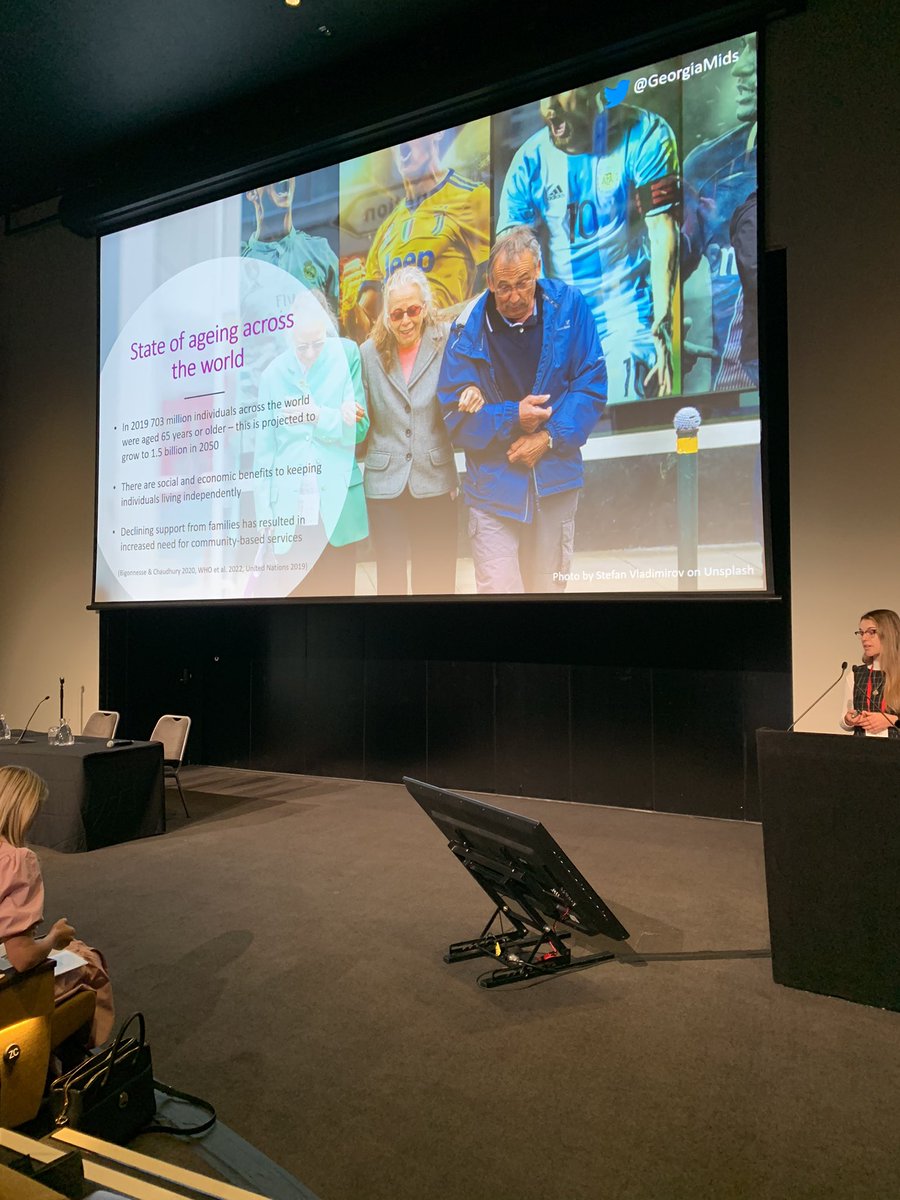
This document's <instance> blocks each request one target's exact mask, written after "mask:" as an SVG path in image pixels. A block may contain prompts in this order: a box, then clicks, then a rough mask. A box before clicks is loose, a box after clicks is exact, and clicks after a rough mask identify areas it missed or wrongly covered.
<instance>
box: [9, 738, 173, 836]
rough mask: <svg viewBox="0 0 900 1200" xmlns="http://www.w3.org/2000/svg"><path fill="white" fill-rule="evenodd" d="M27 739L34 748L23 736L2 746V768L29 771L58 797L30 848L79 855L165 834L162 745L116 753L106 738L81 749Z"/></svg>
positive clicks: (136, 745)
mask: <svg viewBox="0 0 900 1200" xmlns="http://www.w3.org/2000/svg"><path fill="white" fill-rule="evenodd" d="M26 736H27V737H28V738H29V739H33V740H29V741H25V742H23V743H22V744H21V745H20V746H17V745H16V744H15V740H16V737H18V732H16V733H14V734H13V738H12V740H11V741H8V742H6V741H0V766H7V765H9V764H12V763H15V764H16V765H18V766H20V767H29V768H30V769H31V770H32V771H35V772H36V773H37V774H38V775H40V776H41V778H42V779H44V780H46V782H47V786H48V787H49V789H50V795H49V797H48V798H47V800H46V801H45V803H44V804H43V805H42V806H41V809H40V812H39V813H38V815H37V819H36V821H35V823H34V825H33V826H32V827H31V831H30V832H29V834H28V840H29V842H34V843H35V844H36V845H38V846H48V847H49V848H50V849H51V850H62V851H63V852H65V853H67V854H73V853H77V852H78V851H81V850H97V849H99V848H100V847H101V846H113V845H115V844H116V843H117V842H129V841H131V840H132V839H133V838H141V837H151V836H152V835H153V834H157V833H165V829H166V809H165V784H164V781H163V746H162V742H131V743H130V744H128V745H118V746H114V747H108V746H107V744H106V742H105V741H104V740H103V739H102V738H84V737H79V738H76V739H75V744H74V745H73V746H51V745H49V744H48V742H47V735H46V734H39V733H38V734H36V733H32V732H31V731H29V733H28V734H27V735H26Z"/></svg>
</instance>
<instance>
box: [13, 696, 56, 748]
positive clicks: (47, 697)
mask: <svg viewBox="0 0 900 1200" xmlns="http://www.w3.org/2000/svg"><path fill="white" fill-rule="evenodd" d="M49 699H50V697H49V696H45V697H44V699H43V700H38V702H37V704H36V705H35V706H34V708H33V709H32V710H31V716H30V717H29V718H28V720H27V721H26V722H25V728H24V729H23V730H22V732H21V733H20V734H19V736H18V737H17V738H16V745H17V746H18V745H19V744H20V743H21V742H23V741H24V740H25V734H26V733H27V732H28V726H29V725H30V724H31V721H32V718H33V717H34V714H35V713H36V712H37V710H38V709H39V708H40V707H41V705H42V704H46V703H47V701H48V700H49Z"/></svg>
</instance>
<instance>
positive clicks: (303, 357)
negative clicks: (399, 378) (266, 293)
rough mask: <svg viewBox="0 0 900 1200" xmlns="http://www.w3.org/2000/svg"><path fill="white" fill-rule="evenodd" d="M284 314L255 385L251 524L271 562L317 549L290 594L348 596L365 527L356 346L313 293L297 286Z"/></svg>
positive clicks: (364, 423)
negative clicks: (279, 341)
mask: <svg viewBox="0 0 900 1200" xmlns="http://www.w3.org/2000/svg"><path fill="white" fill-rule="evenodd" d="M291 311H292V316H293V327H292V329H291V334H290V336H291V339H292V344H291V347H290V349H288V350H286V351H285V352H284V353H283V354H280V355H279V356H278V357H277V358H275V359H273V360H272V362H271V363H270V364H269V366H268V367H267V368H266V369H265V371H264V372H263V375H262V378H261V379H260V384H259V401H260V403H261V404H262V405H263V411H262V413H261V414H260V417H259V420H260V424H261V429H260V431H259V433H258V434H257V444H256V455H255V463H254V469H255V470H256V471H257V472H258V473H259V474H260V478H259V479H258V480H257V484H256V495H257V521H258V524H259V526H260V528H265V529H266V531H267V539H270V540H268V541H267V544H268V545H270V546H271V549H272V551H273V553H274V556H275V559H276V561H277V559H278V558H279V557H283V556H284V555H286V554H288V553H289V552H294V553H295V555H296V554H297V553H298V552H299V551H300V547H301V546H302V548H303V549H302V554H303V555H305V556H306V557H308V558H311V557H314V556H315V555H316V553H317V551H319V550H321V552H320V553H318V557H317V558H316V561H315V563H310V569H309V572H308V574H307V575H306V576H305V578H304V579H303V581H302V583H301V584H300V586H299V587H297V588H295V589H294V590H293V592H292V593H291V594H292V595H318V596H346V595H353V593H354V588H355V577H356V549H357V544H358V543H359V542H361V541H363V540H364V539H365V538H366V537H367V536H368V532H369V523H368V518H367V516H366V500H365V495H364V492H363V481H362V474H361V472H360V469H359V465H358V463H357V462H356V453H355V451H356V445H357V443H358V442H361V441H362V440H363V439H364V438H365V436H366V434H367V432H368V429H369V417H368V412H367V409H366V399H365V393H364V391H363V386H362V375H361V368H360V358H359V350H358V348H357V346H356V344H355V343H354V342H351V341H349V340H348V339H346V338H340V337H338V336H337V334H336V332H335V329H334V324H333V322H332V319H331V316H330V314H329V313H328V312H327V310H326V309H325V308H324V307H323V306H322V305H321V304H319V303H318V302H317V301H316V299H315V297H314V295H312V294H310V293H301V294H300V295H299V296H298V297H297V300H296V301H295V302H294V306H293V309H292V310H291Z"/></svg>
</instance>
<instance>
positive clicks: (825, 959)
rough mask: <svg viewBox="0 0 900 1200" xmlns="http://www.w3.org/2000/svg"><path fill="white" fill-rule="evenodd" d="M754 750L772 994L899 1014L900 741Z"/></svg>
mask: <svg viewBox="0 0 900 1200" xmlns="http://www.w3.org/2000/svg"><path fill="white" fill-rule="evenodd" d="M756 746H757V755H758V759H759V793H760V809H761V813H762V826H763V842H764V846H765V861H766V891H767V894H768V901H769V931H770V935H771V940H772V975H773V977H774V979H775V982H776V983H782V984H785V985H786V986H787V987H795V988H802V989H804V990H805V991H808V992H820V993H822V994H823V995H826V996H842V997H844V999H846V1000H855V1001H856V1002H857V1003H859V1004H871V1005H875V1006H876V1007H879V1008H891V1009H897V1010H900V740H898V741H895V740H893V739H887V738H863V737H852V736H849V735H848V736H841V735H840V734H819V733H783V732H781V731H779V730H774V729H760V730H758V731H757V735H756Z"/></svg>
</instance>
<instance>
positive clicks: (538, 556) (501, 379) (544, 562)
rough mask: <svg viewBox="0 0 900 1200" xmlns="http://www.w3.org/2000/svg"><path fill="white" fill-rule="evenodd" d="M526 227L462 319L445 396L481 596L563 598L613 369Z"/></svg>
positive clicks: (586, 314)
mask: <svg viewBox="0 0 900 1200" xmlns="http://www.w3.org/2000/svg"><path fill="white" fill-rule="evenodd" d="M540 268H541V252H540V244H539V242H538V240H537V238H536V236H535V234H534V232H533V230H531V229H530V228H528V227H527V226H524V225H519V226H515V227H514V228H512V229H510V230H507V231H506V232H505V233H504V234H503V235H502V236H501V237H499V238H498V239H497V241H496V242H495V243H494V247H493V249H492V251H491V256H490V259H489V262H488V291H487V292H485V293H484V294H483V295H481V296H479V297H478V298H477V299H476V300H474V301H472V303H471V304H469V305H468V306H467V307H466V308H464V309H463V311H462V312H461V313H460V314H459V316H458V317H457V319H456V321H455V322H454V323H453V326H452V327H451V330H450V338H449V341H448V343H447V348H446V350H445V352H444V361H443V364H442V367H441V377H440V382H439V384H438V397H439V399H440V402H441V407H442V410H443V413H444V420H445V422H446V425H447V430H448V432H449V434H450V438H451V440H452V441H453V443H454V445H456V446H458V447H459V448H460V449H462V450H465V453H466V475H465V480H464V495H465V500H466V504H467V505H468V507H469V541H470V543H471V546H472V558H473V560H474V563H475V583H476V586H477V588H478V591H479V592H500V593H513V592H562V591H564V590H565V586H566V577H567V575H568V574H569V571H570V565H571V558H572V546H573V541H574V530H575V510H576V508H577V506H578V497H579V493H580V491H581V488H582V486H583V484H584V466H583V463H582V458H581V447H582V446H583V445H584V443H585V442H586V441H587V439H588V436H589V435H590V433H591V430H592V429H593V428H594V426H595V425H596V424H597V420H598V418H599V417H600V414H601V412H602V411H603V407H604V405H605V403H606V366H605V364H604V362H603V355H602V352H601V350H600V343H599V342H598V340H597V329H596V325H595V322H594V319H593V317H592V316H591V311H590V309H589V308H588V305H587V303H586V301H585V300H584V298H583V297H582V295H581V293H580V292H579V291H577V290H576V289H575V288H573V287H569V285H568V284H565V283H562V282H560V281H559V280H556V279H542V278H539V276H540Z"/></svg>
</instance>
